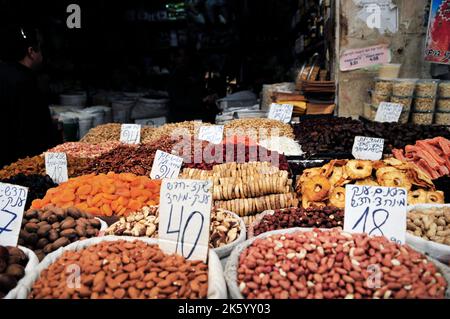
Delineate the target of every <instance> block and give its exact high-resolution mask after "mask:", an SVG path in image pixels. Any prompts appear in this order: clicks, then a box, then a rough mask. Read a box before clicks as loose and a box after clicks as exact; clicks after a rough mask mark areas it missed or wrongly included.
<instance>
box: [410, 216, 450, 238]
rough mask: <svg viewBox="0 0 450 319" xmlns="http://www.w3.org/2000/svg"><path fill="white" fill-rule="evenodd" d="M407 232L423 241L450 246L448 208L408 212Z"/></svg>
mask: <svg viewBox="0 0 450 319" xmlns="http://www.w3.org/2000/svg"><path fill="white" fill-rule="evenodd" d="M407 231H408V233H410V234H412V235H414V236H417V237H421V238H423V239H425V240H431V241H434V242H436V243H440V244H444V245H450V207H441V208H438V207H436V208H429V209H414V210H412V211H410V212H408V220H407Z"/></svg>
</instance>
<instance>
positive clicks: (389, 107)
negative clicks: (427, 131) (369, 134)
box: [375, 102, 403, 123]
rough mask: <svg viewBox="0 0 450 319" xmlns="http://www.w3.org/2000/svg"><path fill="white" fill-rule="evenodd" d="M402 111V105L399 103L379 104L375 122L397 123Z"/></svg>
mask: <svg viewBox="0 0 450 319" xmlns="http://www.w3.org/2000/svg"><path fill="white" fill-rule="evenodd" d="M402 111H403V105H402V104H400V103H388V102H381V103H380V105H379V106H378V110H377V115H376V116H375V121H376V122H388V123H392V122H395V123H397V122H398V120H399V118H400V115H401V114H402Z"/></svg>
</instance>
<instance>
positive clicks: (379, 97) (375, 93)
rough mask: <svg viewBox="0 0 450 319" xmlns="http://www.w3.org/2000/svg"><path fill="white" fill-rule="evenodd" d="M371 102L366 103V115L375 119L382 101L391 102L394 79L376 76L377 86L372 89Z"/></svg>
mask: <svg viewBox="0 0 450 319" xmlns="http://www.w3.org/2000/svg"><path fill="white" fill-rule="evenodd" d="M370 95H371V103H365V104H364V116H365V117H366V118H367V119H369V120H372V121H373V120H375V116H376V115H377V111H378V106H379V105H380V103H381V102H390V101H391V95H392V79H387V78H386V79H385V78H375V88H374V89H373V90H371V91H370Z"/></svg>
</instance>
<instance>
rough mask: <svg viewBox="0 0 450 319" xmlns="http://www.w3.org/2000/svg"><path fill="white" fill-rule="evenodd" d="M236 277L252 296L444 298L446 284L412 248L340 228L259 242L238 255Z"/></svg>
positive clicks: (270, 238)
mask: <svg viewBox="0 0 450 319" xmlns="http://www.w3.org/2000/svg"><path fill="white" fill-rule="evenodd" d="M237 279H238V285H239V289H240V291H241V293H242V295H243V296H244V297H245V298H249V299H253V298H258V299H265V298H275V299H287V298H292V299H296V298H315V299H322V298H326V299H332V298H347V299H353V298H355V299H362V298H384V299H388V298H395V299H403V298H444V296H445V290H446V288H447V282H446V280H445V278H444V277H443V275H442V274H441V273H440V272H439V271H438V269H437V268H436V266H435V265H434V264H433V263H432V262H430V261H428V260H427V259H426V257H425V256H424V255H422V254H420V253H418V252H416V251H414V250H412V249H411V248H410V247H409V246H400V245H398V244H395V243H394V242H391V241H389V240H388V239H386V238H385V237H369V236H368V235H366V234H349V233H345V232H342V231H340V230H338V229H336V228H335V229H332V230H330V231H323V230H319V229H315V230H314V231H308V232H296V233H291V234H284V235H274V236H270V237H268V238H264V239H257V240H255V241H254V242H253V243H252V245H251V246H249V247H248V248H247V249H245V250H244V251H243V252H242V253H241V255H240V257H239V267H238V278H237Z"/></svg>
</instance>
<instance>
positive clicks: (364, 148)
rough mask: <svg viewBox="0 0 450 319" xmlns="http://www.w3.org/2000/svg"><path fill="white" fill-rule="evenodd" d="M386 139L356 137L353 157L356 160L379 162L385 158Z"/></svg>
mask: <svg viewBox="0 0 450 319" xmlns="http://www.w3.org/2000/svg"><path fill="white" fill-rule="evenodd" d="M383 149H384V139H382V138H374V137H365V136H355V141H354V143H353V149H352V155H353V156H354V157H355V158H356V159H360V160H371V161H377V160H379V159H381V157H382V156H383Z"/></svg>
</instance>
